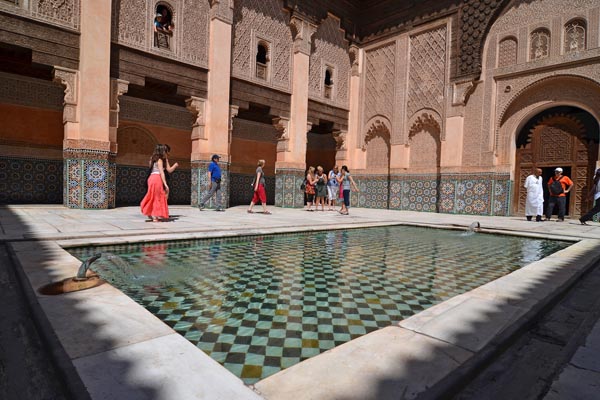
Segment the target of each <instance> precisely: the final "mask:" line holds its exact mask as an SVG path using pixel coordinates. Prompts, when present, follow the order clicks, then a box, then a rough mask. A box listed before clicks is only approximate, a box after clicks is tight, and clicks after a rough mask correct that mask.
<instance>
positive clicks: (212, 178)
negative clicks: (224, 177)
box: [200, 154, 225, 211]
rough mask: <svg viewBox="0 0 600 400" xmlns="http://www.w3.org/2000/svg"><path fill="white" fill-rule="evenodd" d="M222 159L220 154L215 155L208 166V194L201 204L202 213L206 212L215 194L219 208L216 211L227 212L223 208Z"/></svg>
mask: <svg viewBox="0 0 600 400" xmlns="http://www.w3.org/2000/svg"><path fill="white" fill-rule="evenodd" d="M220 158H221V157H219V155H218V154H214V155H213V156H212V158H211V160H212V162H211V163H210V165H209V166H208V193H206V195H205V196H204V198H203V199H202V201H201V202H200V210H201V211H202V210H204V207H205V204H206V202H207V201H208V200H209V199H210V198H211V197H212V196H213V195H215V194H216V196H215V203H216V204H215V205H216V206H217V209H216V210H215V211H225V209H224V208H222V207H221V167H219V159H220Z"/></svg>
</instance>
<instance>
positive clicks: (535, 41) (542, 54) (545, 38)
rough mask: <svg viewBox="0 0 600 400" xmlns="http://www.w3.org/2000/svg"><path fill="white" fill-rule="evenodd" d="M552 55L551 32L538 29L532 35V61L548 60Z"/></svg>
mask: <svg viewBox="0 0 600 400" xmlns="http://www.w3.org/2000/svg"><path fill="white" fill-rule="evenodd" d="M549 54H550V31H548V30H547V29H538V30H536V31H533V32H532V33H531V49H530V53H529V59H530V60H539V59H540V58H546V57H548V55H549Z"/></svg>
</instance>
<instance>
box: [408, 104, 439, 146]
mask: <svg viewBox="0 0 600 400" xmlns="http://www.w3.org/2000/svg"><path fill="white" fill-rule="evenodd" d="M409 126H410V130H409V131H408V137H409V138H411V137H413V136H414V135H416V134H417V133H419V132H421V131H425V130H432V131H434V132H438V133H441V132H442V118H441V117H440V115H439V114H437V113H436V112H435V111H434V110H420V111H419V112H417V113H416V114H415V115H413V116H412V117H411V118H410V120H409ZM444 139H445V138H444V137H441V140H444Z"/></svg>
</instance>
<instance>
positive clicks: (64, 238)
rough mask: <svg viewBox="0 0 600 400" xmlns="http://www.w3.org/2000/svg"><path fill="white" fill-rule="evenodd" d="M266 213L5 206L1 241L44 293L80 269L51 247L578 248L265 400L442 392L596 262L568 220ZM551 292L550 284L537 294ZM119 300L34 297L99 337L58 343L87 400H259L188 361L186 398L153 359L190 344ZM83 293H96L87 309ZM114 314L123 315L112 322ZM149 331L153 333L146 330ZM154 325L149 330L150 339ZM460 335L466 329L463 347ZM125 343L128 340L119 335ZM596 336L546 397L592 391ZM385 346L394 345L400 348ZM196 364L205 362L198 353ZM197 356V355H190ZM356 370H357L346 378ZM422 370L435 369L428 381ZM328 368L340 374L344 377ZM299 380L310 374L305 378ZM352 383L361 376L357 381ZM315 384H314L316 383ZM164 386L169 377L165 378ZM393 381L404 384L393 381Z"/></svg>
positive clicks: (336, 360)
mask: <svg viewBox="0 0 600 400" xmlns="http://www.w3.org/2000/svg"><path fill="white" fill-rule="evenodd" d="M270 209H271V211H272V212H273V214H272V215H263V214H261V213H260V212H257V213H254V214H247V213H246V210H245V207H235V208H232V209H228V210H227V211H226V212H224V213H217V212H214V211H210V210H206V211H202V212H200V211H198V210H197V209H194V208H191V207H185V206H179V207H177V206H176V207H171V208H170V211H171V214H172V216H173V220H172V221H171V222H164V223H151V222H146V220H145V218H144V217H143V216H142V215H140V214H139V210H138V208H137V207H128V208H118V209H114V210H69V209H66V208H64V207H61V206H8V207H3V208H0V240H1V241H2V242H4V243H7V244H8V245H9V247H10V248H11V251H12V254H13V258H14V259H16V260H18V263H19V264H20V267H21V268H22V269H23V270H24V271H25V274H26V275H27V278H26V279H28V280H29V283H30V284H31V285H32V286H33V287H34V288H36V287H39V286H40V285H42V284H43V283H48V279H50V278H52V279H53V280H56V279H59V278H62V277H68V276H72V275H73V271H74V269H76V265H77V263H76V260H74V259H73V258H72V257H71V256H68V255H65V254H66V253H65V252H64V251H63V250H62V249H61V248H60V246H64V245H68V246H75V245H84V244H103V243H126V242H140V241H155V240H168V239H187V238H203V237H218V236H230V235H240V234H266V233H273V232H292V231H299V230H307V231H311V230H322V229H325V230H326V229H333V228H342V227H348V228H350V227H362V226H379V225H390V224H408V225H424V226H439V227H446V228H460V229H464V228H465V227H468V226H469V225H471V223H473V222H475V221H478V222H479V223H480V224H481V227H482V228H483V230H486V231H494V232H496V231H497V232H503V233H510V234H516V235H527V236H537V237H547V238H556V239H566V240H573V241H580V243H578V244H577V245H574V246H572V248H573V249H574V250H569V249H566V250H565V251H563V252H564V253H563V252H561V254H563V255H558V256H556V257H552V256H551V257H549V260H547V261H545V263H544V264H543V270H542V269H540V268H541V267H540V266H541V265H542V264H540V266H537V267H536V266H533V267H532V268H527V267H526V268H524V269H523V270H520V271H517V273H513V274H511V275H509V276H506V277H504V278H501V279H500V280H498V281H494V282H491V283H490V284H488V285H485V287H482V288H479V289H476V290H475V291H473V292H474V293H473V294H471V295H469V296H458V297H457V298H455V299H451V300H449V301H447V302H444V303H442V304H440V305H439V307H438V306H436V307H433V308H432V309H429V310H427V311H426V312H424V313H422V314H419V315H416V316H414V317H412V318H409V319H407V320H405V321H403V322H401V323H400V325H399V326H398V327H389V328H385V329H382V330H380V331H377V332H373V333H372V334H369V335H366V336H364V337H363V338H360V339H357V340H355V341H353V342H350V343H347V344H345V345H342V346H340V347H339V348H336V349H334V350H332V351H330V352H328V353H324V354H322V355H320V356H317V357H314V358H313V359H310V360H308V361H309V362H304V363H301V364H298V365H297V366H295V367H292V368H290V369H288V370H285V371H283V372H281V373H279V374H276V375H274V376H273V377H270V378H267V379H265V380H264V381H261V382H259V384H257V385H256V387H255V388H254V389H255V390H256V391H257V392H258V393H260V394H261V395H262V396H264V398H268V399H276V398H282V399H284V398H289V396H291V395H293V396H294V398H299V399H300V398H311V396H312V397H313V398H322V399H325V398H332V399H333V398H339V396H340V395H341V394H342V393H344V396H346V397H347V398H387V397H388V396H390V393H392V392H393V393H397V390H403V391H404V393H405V394H406V395H407V398H410V397H414V396H416V395H418V393H422V392H423V390H425V388H427V387H430V386H432V384H438V386H437V387H438V388H440V387H441V388H442V389H443V385H441V384H440V382H442V383H443V382H444V380H445V379H447V376H446V375H444V374H443V373H441V374H440V371H445V370H447V369H448V368H457V366H460V365H463V364H468V363H469V362H470V360H473V359H474V358H476V356H477V355H478V353H479V352H480V351H481V350H482V349H484V350H485V348H486V346H488V345H489V344H490V343H492V342H493V341H494V340H497V339H498V336H499V335H500V336H501V334H505V333H506V331H510V329H509V328H510V327H511V326H512V324H514V323H515V322H517V321H520V320H522V319H523V318H525V317H528V318H531V317H532V315H530V314H531V313H533V312H535V311H539V304H542V303H543V300H544V299H546V298H548V296H549V295H551V294H552V292H553V290H554V291H557V290H559V289H564V288H565V287H566V286H569V285H570V284H572V282H573V280H574V279H577V277H578V276H579V275H580V274H581V273H583V272H585V268H587V266H582V265H583V264H585V263H583V260H585V259H588V261H589V260H591V259H592V258H594V259H597V258H600V252H599V251H598V247H599V246H598V242H597V240H599V239H600V224H596V223H591V224H590V225H589V226H582V225H580V224H579V222H578V221H577V220H574V221H569V220H567V221H565V222H564V223H557V222H544V223H536V222H527V221H525V220H524V219H523V218H518V217H489V216H470V215H450V214H435V213H417V212H404V211H403V212H400V211H387V210H375V209H351V210H350V215H349V216H343V215H340V214H338V213H336V212H328V211H325V212H305V211H303V210H296V209H280V208H272V207H270ZM570 249H571V248H570ZM542 261H543V260H542ZM534 264H535V263H534ZM532 265H533V264H532ZM528 267H529V266H528ZM521 271H522V272H521ZM527 279H529V280H530V282H531V279H534V281H537V282H544V283H545V285H544V287H543V288H542V287H539V286H540V285H537V286H536V287H535V288H532V287H527V288H524V285H523V282H526V281H527ZM554 281H556V283H554ZM548 282H550V283H551V284H549V285H548V284H546V283H548ZM542 289H543V290H542ZM117 292H118V291H116V290H114V289H113V288H111V287H110V286H102V287H100V288H96V289H91V290H90V291H88V292H87V293H86V292H80V293H76V294H72V295H67V296H61V297H62V299H57V298H56V297H54V298H48V297H44V296H39V295H38V298H37V301H38V302H39V303H40V306H41V308H42V309H43V310H44V311H45V312H46V315H47V316H48V318H49V320H50V323H51V325H52V326H53V328H54V329H55V330H56V333H57V335H58V337H59V338H64V337H66V338H75V337H78V335H81V334H82V333H83V332H82V331H81V330H80V328H78V327H77V326H76V324H75V325H74V324H72V323H71V324H70V323H69V318H70V316H69V315H67V314H66V313H65V314H64V315H63V314H62V311H61V310H62V309H63V308H64V307H65V304H64V303H65V302H70V304H69V305H68V310H69V311H70V313H71V314H72V313H73V311H74V310H75V311H77V312H78V313H79V315H78V317H79V318H80V319H81V320H86V322H88V325H91V326H92V327H94V329H95V330H96V332H97V334H96V335H95V340H93V341H90V340H81V339H80V340H68V341H66V342H65V341H64V340H63V343H62V345H63V346H64V347H65V351H66V352H67V354H68V356H69V357H70V358H71V360H72V362H73V363H74V364H75V367H76V369H77V371H78V373H79V374H80V375H81V376H82V379H83V381H84V384H85V385H86V388H87V389H88V391H89V392H90V393H91V394H92V397H93V398H108V397H110V396H114V395H115V393H118V394H120V395H124V396H126V397H127V398H149V397H148V396H150V398H173V397H172V396H173V394H176V395H178V397H177V398H212V396H214V395H216V394H218V393H220V396H231V395H235V396H236V397H237V398H259V396H257V394H256V392H252V391H247V388H246V387H244V386H243V385H241V384H240V383H241V382H239V381H236V380H232V379H231V377H229V376H228V375H227V374H224V373H222V371H220V370H219V369H218V368H216V367H215V366H213V365H212V364H211V361H212V360H210V359H208V360H203V361H202V362H203V363H204V364H202V365H197V364H194V363H193V362H192V363H191V364H185V363H184V366H185V365H187V369H186V373H185V374H184V375H183V378H185V380H187V381H190V380H193V377H194V376H204V377H205V378H206V379H205V381H209V383H207V384H206V385H205V386H202V385H196V386H194V388H192V389H190V390H192V391H190V390H187V391H186V390H183V389H182V388H181V387H180V386H181V385H180V384H178V383H177V382H182V380H181V379H182V377H181V376H178V377H177V379H179V380H177V379H176V378H175V377H173V375H177V374H176V373H175V371H179V369H178V368H181V367H182V365H174V364H176V363H177V362H178V361H176V360H173V359H170V358H168V357H167V358H165V355H162V353H161V354H159V353H158V352H156V351H155V350H156V349H157V348H162V349H169V351H171V352H172V351H176V352H177V353H178V354H185V353H189V352H192V348H194V349H195V347H194V346H193V345H191V344H189V342H186V341H180V340H179V338H178V335H177V334H174V333H173V332H172V331H169V330H164V327H163V326H162V323H160V321H158V320H156V319H155V318H154V317H152V316H150V317H148V314H147V313H146V312H145V310H143V309H142V310H141V311H144V312H140V310H137V311H135V312H131V310H132V309H135V306H136V304H135V303H133V302H131V301H128V299H127V298H123V297H125V296H122V297H120V296H119V293H117ZM89 293H94V295H93V297H92V298H90V295H89ZM100 299H104V300H100ZM540 302H542V303H540ZM108 303H111V304H108ZM132 303H133V304H132ZM107 304H108V305H107ZM105 306H106V307H105ZM499 309H501V310H503V312H502V318H501V319H502V321H500V320H497V322H499V323H501V325H500V328H499V327H498V326H495V325H489V324H486V323H484V324H481V323H482V320H478V318H491V319H494V318H492V317H491V316H492V315H494V314H497V312H498V310H499ZM115 310H117V311H118V310H121V311H119V312H117V313H115ZM507 312H508V313H507ZM121 313H123V314H125V315H127V318H124V317H123V316H122V315H121ZM440 316H441V317H442V318H440ZM415 317H417V318H415ZM61 321H62V322H61ZM157 321H158V322H159V324H155V322H157ZM449 321H453V322H452V323H450V322H449ZM456 321H458V322H456ZM461 321H462V323H461ZM151 325H152V326H153V328H149V330H147V328H148V327H149V326H151ZM465 327H471V329H473V331H471V333H470V334H469V335H467V337H466V336H465V333H466V332H465V331H464V329H465ZM142 328H143V329H142ZM127 332H130V334H129V335H128V334H127ZM598 332H600V327H598V326H596V328H594V331H593V332H592V334H591V335H590V339H589V341H588V343H586V345H585V346H583V347H582V349H581V351H580V352H578V353H577V354H576V355H575V356H574V359H573V361H572V363H571V364H572V366H573V368H567V369H565V371H564V372H563V374H562V375H561V376H560V378H559V380H558V381H557V383H556V389H555V388H553V391H552V392H551V393H550V394H549V396H550V395H551V394H552V395H554V394H555V393H558V396H559V397H549V398H552V399H556V398H563V397H560V396H561V395H560V393H561V390H562V393H563V394H564V391H565V390H568V387H569V384H571V383H572V382H578V381H579V382H582V384H585V383H588V384H589V385H593V384H597V381H598V380H599V377H600V371H598V368H597V362H594V360H597V359H598V357H594V356H593V355H594V354H597V353H598V352H600V349H599V348H598V343H597V342H598V336H599V335H600V333H598ZM490 340H491V341H492V342H490ZM91 342H92V343H91ZM355 342H356V343H355ZM392 343H397V344H398V345H401V344H402V345H401V346H400V347H397V345H395V344H394V345H392ZM406 343H411V344H414V346H411V348H412V350H410V351H409V350H408V349H407V348H406V346H405V344H406ZM188 345H189V346H188ZM440 350H441V351H440ZM594 352H596V353H594ZM198 353H199V354H203V353H201V352H200V351H198ZM363 353H364V354H363ZM440 356H442V357H441V358H440ZM195 357H201V356H200V355H198V354H195ZM374 357H375V358H376V359H379V361H381V364H380V366H379V367H378V368H374V369H369V367H368V366H369V365H372V364H373V363H372V360H373V358H374ZM390 357H392V358H390ZM206 358H208V357H206ZM116 360H119V361H118V362H117V361H116ZM399 360H409V361H410V360H412V362H408V361H407V362H404V361H403V362H401V363H399ZM416 360H428V362H427V363H426V364H430V365H429V367H428V366H427V365H423V363H422V362H420V361H419V362H416ZM436 360H437V361H436ZM590 360H591V361H590ZM111 362H112V363H113V364H112V365H111V368H110V370H109V371H104V372H99V370H98V366H99V365H103V364H106V363H111ZM186 362H189V361H186ZM149 363H154V365H157V366H158V367H155V368H154V369H153V370H152V371H147V370H145V365H147V364H149ZM348 363H350V364H348ZM355 365H361V366H362V367H361V369H359V370H354V366H355ZM431 365H433V366H434V367H435V368H437V370H436V371H432V368H431ZM336 366H344V368H337V367H336ZM365 366H366V367H365ZM384 366H387V367H388V369H386V368H385V367H384ZM410 366H413V367H414V368H415V369H416V370H418V371H421V372H422V371H423V368H427V367H428V368H429V369H428V371H429V374H425V375H423V374H421V373H419V375H420V376H421V379H419V382H415V381H413V382H409V383H410V384H407V383H406V382H404V381H406V380H409V379H410V377H411V376H413V375H411V373H410V371H408V372H407V371H406V368H408V367H410ZM365 368H366V370H365ZM305 370H309V371H308V373H307V371H305ZM355 373H356V374H358V375H356V376H355ZM198 374H200V375H198ZM319 374H321V375H322V376H321V377H318V375H319ZM394 374H396V375H394ZM125 375H126V376H128V379H127V382H126V383H127V384H126V385H125V386H126V387H123V388H121V389H115V387H114V386H113V387H110V385H108V386H107V382H113V383H115V382H119V381H121V378H120V377H121V376H125ZM164 375H169V379H167V378H165V377H164ZM211 376H212V378H210V377H211ZM399 376H403V377H404V378H398V377H399ZM323 377H325V378H326V379H325V381H326V382H328V383H330V385H329V387H325V388H323V387H322V385H315V384H314V382H315V379H316V380H318V379H319V378H320V379H321V380H323ZM357 377H358V378H357ZM386 377H387V378H386ZM336 378H340V379H339V381H337V382H336V380H335V379H336ZM157 379H158V380H159V381H160V382H161V385H160V386H158V387H157V386H156V385H154V383H155V381H156V380H157ZM305 379H308V380H309V381H305ZM353 379H358V383H357V382H353ZM403 380H404V381H403ZM374 382H376V383H377V384H378V387H377V388H374V386H375V384H374ZM403 382H404V383H403ZM311 384H312V386H310V385H311ZM307 385H308V386H307ZM340 385H342V386H340ZM357 385H358V386H357ZM440 385H441V386H440ZM319 386H321V387H320V388H319ZM219 387H220V388H219ZM223 387H226V388H227V391H226V392H223V389H222V388H223ZM307 387H308V388H310V390H309V391H304V390H303V389H306V388H307ZM592 387H593V386H592ZM359 388H360V390H358V389H359ZM565 388H567V389H565ZM371 389H376V390H371ZM554 389H555V390H554ZM111 390H112V392H111ZM115 390H116V392H115ZM193 390H197V392H193ZM390 390H392V392H390ZM407 390H408V392H407ZM191 393H194V394H191ZM300 393H301V395H300ZM315 396H316V397H315ZM346 397H345V398H346ZM121 398H124V397H121ZM225 398H227V397H225Z"/></svg>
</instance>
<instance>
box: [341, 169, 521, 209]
mask: <svg viewBox="0 0 600 400" xmlns="http://www.w3.org/2000/svg"><path fill="white" fill-rule="evenodd" d="M354 180H355V182H356V183H357V185H358V187H359V189H360V192H359V193H358V196H351V199H350V202H351V205H356V206H358V207H365V208H380V209H382V208H383V209H385V208H388V207H389V209H392V210H408V211H423V212H443V213H450V214H469V215H498V216H506V215H509V210H510V193H511V185H512V183H511V181H510V176H509V175H508V174H494V173H484V174H457V175H442V174H439V175H438V174H423V175H391V176H390V177H389V184H388V175H355V176H354ZM388 188H389V189H388Z"/></svg>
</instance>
